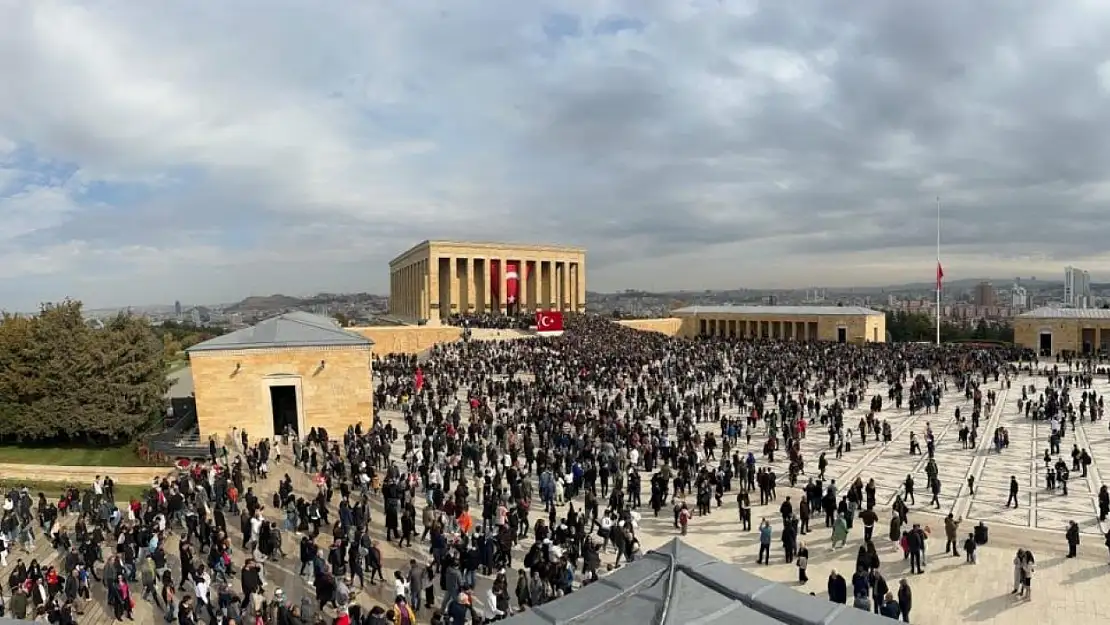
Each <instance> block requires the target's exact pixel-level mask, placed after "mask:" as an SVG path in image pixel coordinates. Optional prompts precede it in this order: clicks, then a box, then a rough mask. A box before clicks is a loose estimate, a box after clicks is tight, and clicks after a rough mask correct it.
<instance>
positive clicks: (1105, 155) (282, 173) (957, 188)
mask: <svg viewBox="0 0 1110 625" xmlns="http://www.w3.org/2000/svg"><path fill="white" fill-rule="evenodd" d="M1009 7H1010V5H1009V4H1002V3H1001V2H998V1H997V0H994V1H992V2H987V3H972V4H967V3H962V2H961V3H957V2H955V0H942V1H941V2H939V3H929V4H924V3H919V4H910V5H898V6H893V5H890V6H887V5H884V4H883V3H854V4H843V3H833V4H830V3H827V2H819V1H818V0H800V1H799V2H794V3H745V2H726V3H702V2H697V1H692V2H687V3H681V2H679V3H663V2H653V1H649V2H630V1H628V0H605V1H602V0H596V1H591V2H581V3H566V2H541V3H515V2H508V1H507V0H491V1H490V2H485V3H478V4H471V5H466V6H457V7H456V6H452V7H450V8H435V7H430V6H426V5H420V4H417V5H393V4H389V5H369V6H367V5H365V3H356V2H353V1H337V2H334V3H329V4H328V5H327V7H323V8H322V7H314V8H313V9H312V11H311V13H310V14H309V13H308V12H306V9H305V7H304V6H302V5H300V4H298V3H291V2H286V1H284V0H281V1H279V2H276V3H271V4H268V5H266V7H265V10H262V9H260V8H257V7H252V6H251V5H243V4H234V3H233V4H229V5H228V4H225V5H220V6H212V7H207V8H205V9H204V10H195V9H194V8H191V7H190V5H185V4H172V3H171V4H169V5H160V6H158V7H154V6H147V5H144V4H141V3H116V4H107V5H105V4H92V5H90V4H87V3H82V2H77V1H75V0H74V1H67V0H49V1H43V2H33V3H18V2H16V3H6V4H3V5H0V41H2V42H3V44H2V45H3V50H4V51H5V52H6V53H7V54H6V57H7V58H8V59H11V61H10V62H8V63H5V64H3V66H0V80H3V81H4V84H6V85H8V86H9V89H8V97H6V98H4V99H3V100H0V215H2V216H3V217H4V219H3V220H0V307H2V308H5V309H14V310H24V309H28V308H34V307H36V306H37V304H38V303H39V302H42V301H57V300H60V299H63V298H65V297H72V298H76V299H80V300H82V301H85V302H88V303H89V305H90V306H94V307H99V306H111V305H119V304H120V303H123V302H136V303H139V304H142V303H143V302H171V303H172V302H173V301H174V300H176V299H181V300H188V301H229V300H231V301H234V300H236V299H240V298H242V297H243V296H244V295H245V294H249V293H280V292H286V293H289V292H291V293H305V292H310V291H335V292H359V291H364V292H376V293H385V292H387V285H388V270H387V269H386V265H387V263H388V260H389V259H390V258H391V257H392V256H393V255H395V254H397V253H399V252H400V251H402V250H404V249H407V248H408V247H410V246H411V245H413V244H415V243H416V242H418V241H421V240H423V239H428V238H452V239H469V240H493V241H507V242H521V243H555V244H564V245H572V246H578V247H582V248H585V249H586V250H587V251H588V258H589V264H590V268H591V273H590V284H591V288H594V289H597V290H605V291H613V290H620V289H626V288H631V289H644V290H653V291H664V290H678V289H681V288H686V289H691V290H696V289H721V288H730V287H734V286H736V285H743V286H748V287H753V288H768V287H772V286H781V287H787V288H805V287H807V286H813V285H814V284H820V285H827V286H829V287H830V288H836V287H837V286H842V285H860V286H871V285H881V284H890V283H899V282H928V281H930V280H931V277H932V275H933V272H934V268H935V259H934V256H935V249H934V244H935V241H934V239H935V223H934V221H935V204H934V202H935V198H936V197H937V196H938V195H939V196H940V198H941V201H942V212H943V236H942V256H943V263H944V269H945V273H946V278H950V279H951V278H959V277H978V276H1012V275H1052V276H1058V275H1059V274H1060V269H1061V268H1062V267H1064V266H1067V265H1074V266H1079V267H1083V268H1084V269H1085V270H1087V271H1089V272H1090V274H1091V278H1092V280H1093V281H1096V282H1097V281H1098V280H1099V279H1100V278H1101V279H1105V278H1107V277H1110V255H1108V254H1106V253H1105V252H1104V249H1105V246H1104V243H1103V242H1104V241H1105V240H1106V239H1107V236H1108V235H1110V226H1108V225H1105V224H1104V220H1098V219H1097V217H1098V215H1100V214H1101V212H1102V211H1103V209H1102V206H1103V204H1104V203H1105V202H1106V200H1107V199H1108V198H1110V174H1107V173H1106V172H1108V171H1110V150H1107V149H1106V148H1105V147H1104V146H1105V145H1107V144H1108V142H1107V140H1106V139H1107V138H1108V137H1107V136H1106V135H1107V133H1108V132H1110V123H1108V122H1110V95H1108V94H1110V62H1107V61H1105V59H1107V58H1110V41H1107V40H1106V38H1105V37H1104V33H1105V32H1106V31H1107V29H1108V28H1110V8H1104V7H1101V6H1100V5H1091V4H1089V3H1088V4H1079V3H1073V4H1066V3H1065V4H1033V5H1030V6H1027V7H1023V10H1021V11H1012V10H1010V11H1006V10H1003V9H1005V8H1009ZM310 15H311V19H309V16H310ZM1063 41H1066V42H1067V45H1061V42H1063Z"/></svg>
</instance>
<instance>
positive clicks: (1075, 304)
mask: <svg viewBox="0 0 1110 625" xmlns="http://www.w3.org/2000/svg"><path fill="white" fill-rule="evenodd" d="M1090 305H1091V274H1090V273H1088V272H1086V271H1083V270H1082V269H1079V268H1077V267H1070V266H1069V267H1064V306H1066V307H1069V308H1088V307H1089V306H1090Z"/></svg>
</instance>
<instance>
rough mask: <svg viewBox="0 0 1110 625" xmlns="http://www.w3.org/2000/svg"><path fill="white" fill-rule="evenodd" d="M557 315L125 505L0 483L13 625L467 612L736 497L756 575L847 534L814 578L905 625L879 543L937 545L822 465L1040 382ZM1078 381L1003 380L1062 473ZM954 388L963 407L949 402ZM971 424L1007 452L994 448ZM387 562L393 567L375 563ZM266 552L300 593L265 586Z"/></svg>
mask: <svg viewBox="0 0 1110 625" xmlns="http://www.w3.org/2000/svg"><path fill="white" fill-rule="evenodd" d="M467 321H468V322H472V321H473V320H467ZM479 323H480V321H479ZM492 323H498V322H492ZM566 324H567V328H566V330H567V331H566V332H565V333H564V334H563V335H562V336H560V337H551V338H536V339H532V340H526V341H474V340H467V341H461V342H457V343H452V344H445V345H440V346H436V347H435V348H433V349H432V350H431V352H430V354H428V355H427V356H426V357H424V358H420V359H418V358H417V357H416V356H404V355H389V356H386V357H383V358H377V359H375V362H374V371H375V379H376V390H375V407H376V409H377V410H378V411H379V413H378V415H379V418H377V419H376V420H375V421H374V423H373V424H372V425H367V426H366V427H363V426H362V425H359V426H357V427H352V428H350V429H348V430H347V431H345V432H334V433H333V432H327V431H325V430H322V429H312V430H311V431H309V432H307V433H305V435H304V436H303V437H298V436H297V435H296V433H293V432H287V433H284V434H283V436H281V437H278V438H277V439H272V440H271V439H261V440H254V439H251V438H250V437H249V436H248V435H247V433H245V432H235V433H234V434H233V436H232V437H231V440H230V441H227V442H226V443H225V442H224V441H216V440H214V441H213V442H212V445H211V449H210V452H211V454H210V455H211V457H210V458H209V459H208V460H207V461H206V462H201V463H195V464H193V465H192V466H191V467H189V469H188V470H186V471H181V472H179V474H178V475H176V476H175V477H174V478H172V479H171V478H167V479H165V480H162V481H161V482H159V483H158V484H157V485H156V487H155V488H153V489H152V490H151V491H150V493H149V494H148V496H146V497H145V498H143V499H142V500H137V501H131V502H118V501H116V499H115V497H114V495H113V487H112V485H111V483H110V481H104V482H100V481H98V483H97V484H94V485H93V488H91V489H90V490H89V491H88V492H87V493H84V494H83V495H81V494H79V493H76V492H73V493H67V495H66V496H65V497H63V499H62V500H60V501H57V502H52V501H47V500H46V498H45V497H44V496H41V495H36V494H35V493H30V492H26V491H14V492H12V493H9V495H8V497H7V502H6V503H5V506H4V510H5V511H4V516H3V520H2V522H0V530H2V531H0V535H2V537H3V538H2V540H3V541H4V542H3V543H2V544H0V547H2V548H0V555H2V556H4V562H3V563H0V564H3V566H9V565H10V564H11V563H9V562H8V560H9V559H11V558H12V557H14V554H13V553H12V552H13V550H15V549H17V548H24V549H29V548H30V547H32V546H33V545H34V543H35V541H36V540H40V539H39V538H37V537H36V533H41V534H43V535H45V536H47V537H49V540H50V541H51V543H52V546H53V548H54V549H55V550H56V551H57V554H58V556H59V557H58V558H55V560H56V561H58V564H57V565H50V566H47V567H44V566H43V565H42V564H41V563H39V562H36V561H32V562H27V563H24V562H22V560H19V561H17V562H16V563H14V565H12V566H10V568H9V569H5V570H7V571H8V584H7V585H6V588H7V589H8V590H9V591H10V592H9V594H8V596H7V599H6V606H7V612H8V613H9V614H14V615H15V616H18V617H21V618H22V617H26V616H34V615H36V614H40V615H43V616H44V617H46V618H49V619H50V621H51V622H55V623H62V624H68V623H73V622H77V619H78V615H79V614H80V613H81V612H82V611H84V607H85V603H86V602H88V601H89V600H90V599H91V598H92V599H91V600H100V601H103V602H104V603H105V605H107V606H108V607H109V608H110V610H111V611H112V613H113V615H114V616H115V617H116V618H117V619H127V618H128V617H131V616H132V615H133V612H134V605H135V601H136V600H138V601H149V602H151V603H152V604H154V606H155V607H156V608H157V610H156V611H155V614H156V616H158V617H159V618H161V617H164V618H165V620H166V622H172V623H178V624H180V625H192V624H194V623H198V622H206V623H220V624H221V625H223V624H227V623H254V624H255V625H262V624H265V625H286V624H291V625H301V624H315V623H321V622H326V623H332V622H333V623H337V624H339V625H348V624H350V623H355V624H363V623H369V624H373V625H384V624H385V623H393V624H405V625H414V623H416V622H417V621H418V620H419V621H420V622H431V623H436V624H440V623H443V624H446V625H466V624H467V623H483V622H488V621H493V620H499V619H502V618H505V617H507V616H510V615H512V614H514V613H516V612H518V611H521V610H527V609H529V608H531V607H534V606H537V605H541V604H543V603H546V602H548V601H552V600H555V599H558V598H559V597H561V596H564V595H566V594H568V593H572V592H574V591H575V589H577V588H579V587H581V586H582V585H584V584H590V583H593V582H594V581H596V580H598V579H599V578H600V577H601V576H603V575H604V574H605V573H606V572H607V571H608V570H611V569H613V568H615V567H617V566H620V565H621V564H622V563H626V562H629V561H633V560H635V559H636V558H637V557H639V555H640V554H641V553H642V552H643V551H644V550H645V549H646V547H645V545H643V544H641V540H642V539H643V540H645V541H646V537H647V536H649V535H659V534H660V532H669V531H673V532H675V533H679V534H685V533H686V532H687V531H690V529H691V528H693V531H696V525H697V523H698V519H699V518H701V517H704V516H706V515H709V514H722V513H721V512H719V511H716V510H717V509H718V508H722V507H725V506H730V505H732V502H735V505H736V507H737V508H736V509H737V513H736V518H737V520H738V523H737V525H736V531H737V532H738V533H744V532H755V533H756V534H757V537H756V538H755V540H756V542H757V544H758V558H757V562H758V563H759V564H765V563H769V562H770V561H771V559H772V557H773V555H772V553H771V551H772V547H773V545H774V543H775V538H776V534H777V539H778V543H779V545H780V546H781V550H782V558H783V559H784V561H786V562H788V563H792V564H794V565H795V566H796V567H797V569H798V579H799V582H800V583H803V584H805V583H808V582H809V577H808V575H807V569H808V568H809V565H810V563H811V562H812V561H813V559H814V558H819V557H822V554H823V553H826V548H825V547H823V548H822V549H820V550H819V549H817V543H816V542H815V539H813V538H812V537H810V538H809V539H808V541H807V540H805V539H803V537H804V536H807V535H808V534H812V533H814V531H815V530H817V529H819V527H820V525H821V523H820V520H821V519H823V520H824V529H825V530H826V532H827V536H828V544H827V550H828V551H832V550H835V549H839V548H841V547H844V546H845V545H846V544H847V543H848V541H849V540H851V539H853V530H854V529H856V527H857V526H860V531H858V533H857V534H856V536H858V537H859V539H860V541H859V544H858V547H857V549H858V554H857V557H856V561H855V567H854V570H852V571H848V572H847V575H846V576H841V575H840V574H839V573H838V572H836V571H834V572H833V573H832V574H831V575H830V577H829V579H828V581H827V584H826V586H825V588H823V590H824V591H825V592H827V596H828V598H829V599H830V600H832V601H836V602H840V603H848V602H849V601H850V602H851V603H852V604H853V605H855V606H856V607H858V608H860V609H867V610H871V611H874V612H876V613H880V614H883V615H886V616H889V617H892V618H900V619H902V620H903V621H905V622H910V615H911V614H912V610H913V590H912V587H911V583H910V579H902V580H899V581H898V582H897V583H896V584H895V583H894V582H892V581H888V580H887V578H886V576H885V573H884V570H889V568H887V569H884V566H883V561H882V560H883V557H884V556H882V555H881V554H882V553H884V551H883V549H882V544H881V541H882V540H883V538H884V537H885V538H886V539H888V540H889V541H890V543H891V544H892V545H894V546H895V548H896V549H897V550H898V553H899V554H900V556H901V557H902V558H904V559H906V560H908V561H909V563H910V569H911V571H912V572H913V573H922V572H924V571H925V570H926V568H927V566H928V564H929V563H928V562H927V559H928V558H929V556H927V553H928V550H927V543H928V541H930V540H932V539H931V538H930V529H929V527H928V526H927V525H926V524H924V523H921V522H918V521H917V520H916V519H912V518H911V514H916V513H915V512H913V510H912V509H911V506H914V507H916V506H917V505H918V504H917V501H916V497H915V494H916V493H915V484H914V475H912V474H911V475H908V476H907V477H906V479H905V481H904V483H903V484H901V485H900V486H899V488H898V489H897V492H896V493H894V496H893V499H892V504H891V506H890V510H889V511H888V512H880V511H881V510H882V509H884V508H885V504H886V501H885V500H880V497H879V494H878V489H879V487H878V486H877V485H876V482H875V480H874V479H873V476H864V475H860V476H858V477H854V478H853V479H852V480H851V481H850V482H849V483H847V484H839V483H837V480H836V476H833V475H827V474H826V473H827V469H828V468H829V465H830V460H833V461H835V460H836V459H838V458H841V457H842V456H844V455H850V454H853V453H862V452H861V450H862V449H864V448H867V447H868V446H873V445H888V444H890V443H892V442H893V440H894V438H895V437H894V433H893V428H892V426H891V424H890V422H889V420H887V419H885V418H884V410H886V411H887V412H888V413H889V411H890V409H891V407H893V408H894V409H896V410H897V409H902V408H903V407H905V409H907V410H908V411H909V412H910V413H912V414H921V415H927V416H928V417H929V419H935V422H937V423H940V422H942V421H947V420H948V419H953V420H955V422H956V423H958V429H959V432H960V440H970V441H971V448H972V449H974V447H975V440H976V439H977V437H980V436H982V435H983V434H981V433H980V432H979V430H980V429H981V428H982V427H985V424H986V422H987V421H989V418H988V415H989V414H990V413H991V411H992V409H993V408H994V406H995V404H996V402H998V401H999V395H998V394H999V391H1001V390H1002V389H1004V388H1009V384H1010V382H1011V379H1012V378H1013V377H1014V376H1015V375H1016V374H1017V373H1018V372H1019V370H1021V369H1025V370H1026V371H1028V372H1032V371H1040V370H1041V369H1040V365H1039V363H1038V362H1037V361H1036V358H1035V357H1034V356H1033V355H1032V354H1031V353H1030V352H1026V351H1024V350H1018V349H1011V348H1001V347H1000V348H994V349H982V348H978V347H965V346H942V347H936V346H931V345H916V344H864V345H831V344H826V343H816V342H813V343H807V342H777V341H749V340H735V339H708V338H707V339H699V340H687V339H679V338H672V337H667V336H664V335H662V334H658V333H651V332H639V331H635V330H631V329H628V328H624V327H622V326H620V325H618V324H615V323H612V322H611V321H609V320H607V319H604V318H600V317H593V316H587V315H569V316H568V317H567V319H566ZM475 327H477V326H475ZM495 327H496V326H495ZM509 327H511V326H509ZM418 371H419V373H417V372H418ZM1086 379H1087V378H1085V377H1083V376H1082V375H1077V374H1071V373H1067V374H1064V373H1060V371H1059V370H1058V369H1057V370H1055V371H1054V370H1051V369H1049V370H1048V372H1047V375H1046V376H1045V384H1044V388H1032V387H1030V388H1025V387H1023V388H1021V392H1022V404H1021V407H1020V408H1019V410H1022V411H1024V412H1025V413H1026V414H1029V415H1030V418H1044V419H1046V420H1048V421H1049V422H1051V423H1052V424H1053V438H1054V439H1055V440H1056V443H1055V447H1054V451H1053V452H1052V453H1053V455H1055V456H1057V458H1058V459H1059V460H1060V461H1061V462H1062V461H1063V460H1062V457H1061V456H1060V444H1059V439H1057V436H1060V437H1062V436H1063V433H1064V431H1065V429H1064V428H1065V427H1066V425H1065V424H1066V423H1067V419H1066V418H1064V417H1065V416H1070V417H1071V418H1073V419H1074V418H1075V415H1076V414H1078V415H1079V417H1080V418H1083V417H1084V416H1086V417H1087V418H1099V417H1101V414H1102V398H1101V397H1096V396H1095V394H1094V393H1093V391H1089V390H1087V389H1086V388H1085V387H1084V386H1083V384H1084V380H1086ZM1069 389H1083V390H1080V391H1076V390H1070V392H1069ZM951 392H958V393H959V397H961V398H962V400H963V401H962V402H961V403H960V405H959V406H955V407H952V406H949V405H947V404H946V401H948V400H946V397H949V398H950V397H951V394H948V395H946V393H951ZM1076 394H1078V395H1079V396H1080V397H1081V399H1080V400H1079V402H1078V403H1076V402H1073V401H1072V399H1073V397H1074V396H1075V395H1076ZM950 410H951V412H952V414H951V416H949V415H948V414H944V415H942V411H943V412H946V413H947V412H948V411H950ZM391 415H392V416H391ZM857 419H858V420H857ZM935 436H936V435H935V433H934V431H933V426H932V425H931V423H930V422H929V421H926V422H925V423H924V425H923V426H922V427H921V429H920V431H913V432H911V435H910V437H909V451H910V453H911V454H915V455H916V454H921V455H923V456H925V457H927V461H926V462H925V465H924V466H925V469H924V471H925V474H926V475H925V481H926V483H925V484H924V487H925V488H926V490H927V492H928V494H929V496H930V500H929V501H928V504H926V500H925V498H924V497H923V498H922V506H924V507H926V508H929V507H931V508H933V509H935V508H938V507H940V499H941V498H942V497H946V496H948V497H951V496H952V495H950V494H948V493H946V491H944V490H943V488H942V484H941V483H940V478H939V475H940V472H939V471H938V467H937V463H938V462H943V461H944V459H943V458H940V457H939V456H938V455H937V454H938V451H937V448H936V440H935ZM990 436H991V437H993V439H994V440H997V441H998V445H997V446H996V447H997V450H998V453H1004V448H1005V444H1004V443H1005V440H1006V439H1005V436H1004V434H1003V433H1002V432H1000V431H998V430H995V431H992V432H991V433H990ZM853 444H855V446H856V450H855V452H853ZM1046 453H1047V452H1046ZM1084 453H1086V452H1085V451H1084V450H1080V451H1079V453H1077V454H1073V456H1072V459H1073V463H1072V466H1074V467H1076V470H1080V467H1081V466H1086V465H1084V464H1083V462H1084V460H1083V457H1084V456H1083V454H1084ZM1046 457H1047V456H1046ZM1050 459H1051V458H1050ZM1076 459H1077V461H1078V463H1079V464H1078V465H1076V464H1075V462H1074V461H1076ZM1054 462H1055V461H1054ZM1056 464H1058V462H1057V463H1056ZM1056 464H1054V465H1053V470H1054V471H1055V470H1056V468H1055V467H1056ZM1047 465H1048V462H1047V461H1046V466H1047ZM1067 468H1068V467H1067V463H1065V469H1067ZM305 484H309V485H310V486H308V487H306V486H304V485H305ZM969 487H970V488H971V489H972V490H974V488H975V485H974V484H969ZM1064 489H1065V490H1066V480H1065V487H1064ZM756 492H758V496H759V501H758V502H756V501H755V497H756ZM1015 505H1016V504H1015ZM1106 505H1107V508H1110V498H1108V499H1107V503H1106ZM1100 506H1101V496H1100ZM661 513H662V514H661ZM880 514H884V515H886V517H887V518H888V519H889V521H887V523H888V525H887V528H886V529H887V531H886V532H884V531H883V530H882V529H880V530H879V531H876V527H880V525H881V524H883V523H884V520H883V518H881V517H880ZM815 515H816V516H818V520H816V521H812V523H811V520H812V518H813V517H814V516H815ZM1104 516H1105V512H1104ZM70 517H73V518H77V519H79V520H76V521H75V522H74V521H73V520H72V518H70ZM235 517H237V519H236V518H235ZM753 517H754V518H759V517H762V518H761V520H760V521H759V522H758V523H753ZM229 518H231V520H232V523H230V524H229V523H228V519H229ZM236 520H238V523H235V521H236ZM960 523H961V519H957V518H953V517H952V516H951V515H949V517H948V518H946V519H945V520H944V523H943V525H944V533H945V541H946V551H947V552H949V553H952V554H953V555H959V549H958V547H962V548H963V549H964V552H965V554H964V556H965V558H966V561H967V562H968V563H969V564H974V562H975V561H976V558H977V556H976V551H977V548H978V546H979V544H980V543H981V542H982V540H981V539H979V537H977V536H976V535H975V532H971V533H968V534H967V535H966V539H965V538H964V536H963V535H961V533H960ZM1070 540H1071V539H1070V538H1069V542H1070ZM1076 542H1078V538H1077V539H1076ZM170 545H175V546H176V548H173V549H172V550H170ZM167 550H170V553H167ZM394 553H400V554H403V556H402V558H403V561H402V562H401V563H399V564H398V565H397V566H394V567H393V570H388V569H387V566H386V561H387V560H388V559H389V558H388V556H389V554H394ZM392 560H393V561H394V562H396V558H393V559H392ZM286 561H294V562H295V563H296V564H294V565H292V566H293V568H294V569H296V572H297V574H298V578H297V579H294V580H293V581H294V582H296V583H298V584H301V585H303V588H301V589H293V588H290V586H289V583H290V582H289V580H286V583H285V584H284V585H279V584H274V583H269V582H268V580H270V579H271V578H272V577H273V576H272V575H271V573H270V572H271V571H272V570H273V569H271V568H269V567H271V566H273V565H276V564H277V563H282V562H286ZM1033 565H1034V558H1033V555H1032V553H1031V552H1029V551H1028V550H1023V551H1022V552H1020V553H1019V554H1018V556H1016V557H1015V563H1014V566H1015V589H1014V590H1015V594H1017V593H1019V592H1020V593H1021V595H1022V597H1023V598H1026V599H1028V598H1030V597H1031V595H1030V589H1031V580H1032V576H1033V572H1034V566H1033ZM280 566H285V565H280ZM89 577H92V578H93V580H94V582H95V584H102V585H103V592H90V588H92V589H93V590H94V591H95V590H96V588H95V584H94V582H90V581H89ZM71 580H72V581H71ZM236 580H237V583H236ZM368 587H370V588H372V589H380V588H385V589H388V590H386V591H382V590H374V591H372V592H371V591H368ZM807 590H808V589H807ZM383 592H384V593H385V594H384V595H383ZM100 597H102V599H100Z"/></svg>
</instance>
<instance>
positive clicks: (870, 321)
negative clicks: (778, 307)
mask: <svg viewBox="0 0 1110 625" xmlns="http://www.w3.org/2000/svg"><path fill="white" fill-rule="evenodd" d="M681 319H682V326H681V329H680V330H679V331H678V333H679V335H680V336H685V337H691V338H692V337H696V336H700V335H701V334H717V335H718V336H731V333H732V331H733V330H732V327H733V325H735V326H736V330H735V332H736V336H737V337H738V338H755V337H760V336H762V334H763V323H764V322H766V323H767V324H768V327H767V330H768V336H769V337H770V338H776V335H775V326H776V324H779V328H780V330H779V332H782V333H784V334H783V336H780V337H778V338H785V339H787V340H798V339H801V338H808V337H809V324H811V323H812V324H816V327H817V337H816V338H817V340H819V341H837V340H838V338H839V337H838V334H839V330H840V328H844V330H845V339H846V341H847V342H849V343H867V342H874V343H885V342H886V317H884V316H883V315H799V314H782V315H772V314H742V313H713V312H705V313H698V314H696V315H684V316H683V317H682V318H681ZM702 321H705V328H704V330H703V328H702ZM714 321H716V330H714V323H713V322H714ZM799 323H801V324H804V327H805V333H806V334H805V335H804V336H795V335H794V334H792V333H791V332H793V331H797V330H798V326H797V325H796V324H799Z"/></svg>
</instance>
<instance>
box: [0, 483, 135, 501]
mask: <svg viewBox="0 0 1110 625" xmlns="http://www.w3.org/2000/svg"><path fill="white" fill-rule="evenodd" d="M71 487H72V488H76V489H77V490H78V491H81V492H84V491H85V490H86V489H89V488H92V483H89V484H71V483H68V482H34V481H23V480H4V479H0V492H3V493H5V494H6V493H7V492H8V491H10V490H13V489H20V488H26V489H27V490H28V491H30V493H31V496H32V497H38V494H39V493H45V494H46V497H47V498H48V499H57V498H58V497H60V496H61V494H62V493H63V492H64V491H65V490H66V489H67V488H71ZM148 488H150V487H149V486H132V485H128V484H116V503H121V502H124V501H131V498H132V497H138V498H142V495H143V493H144V492H146V490H147V489H148Z"/></svg>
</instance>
